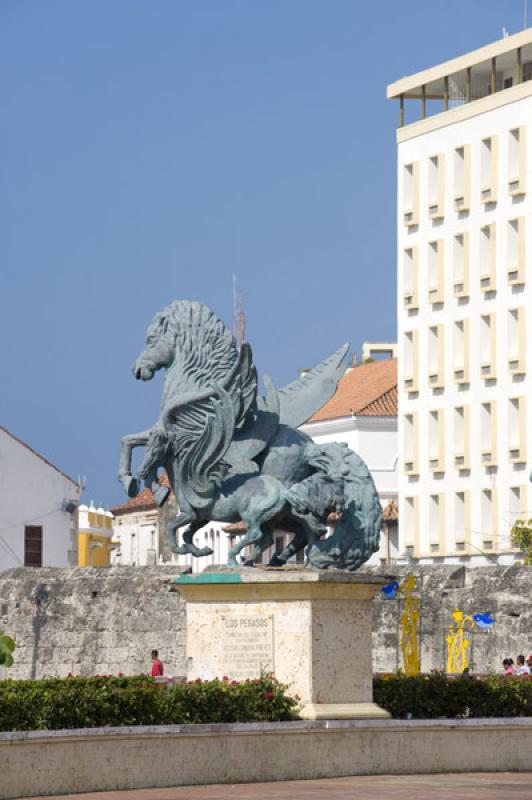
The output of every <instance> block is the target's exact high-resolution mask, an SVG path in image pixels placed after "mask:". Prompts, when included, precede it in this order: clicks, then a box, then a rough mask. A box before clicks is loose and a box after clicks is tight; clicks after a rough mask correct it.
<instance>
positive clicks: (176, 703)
mask: <svg viewBox="0 0 532 800" xmlns="http://www.w3.org/2000/svg"><path fill="white" fill-rule="evenodd" d="M296 706H297V700H295V699H294V698H292V697H289V696H287V695H286V687H285V686H283V685H282V684H280V683H278V682H277V681H276V680H275V679H274V678H272V677H269V676H263V677H262V678H260V679H257V680H254V681H244V682H242V683H238V682H236V681H234V682H229V681H227V680H218V679H216V680H213V681H196V682H193V683H190V682H189V683H178V684H176V685H175V686H173V687H172V688H171V689H166V687H165V686H161V685H159V684H156V683H155V681H154V680H153V679H152V678H150V677H148V676H142V675H141V676H136V677H118V678H115V677H111V676H109V677H98V678H79V677H71V678H49V679H45V680H38V681H14V680H7V681H0V730H2V731H26V730H58V729H64V728H95V727H106V726H121V725H166V724H181V725H182V724H190V723H210V722H252V721H263V720H266V721H279V720H289V719H294V718H295V708H296Z"/></svg>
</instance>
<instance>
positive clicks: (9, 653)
mask: <svg viewBox="0 0 532 800" xmlns="http://www.w3.org/2000/svg"><path fill="white" fill-rule="evenodd" d="M14 649H15V642H14V641H13V639H11V637H10V636H7V634H5V633H4V632H3V631H0V667H12V666H13V651H14Z"/></svg>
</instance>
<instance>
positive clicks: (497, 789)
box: [31, 772, 532, 800]
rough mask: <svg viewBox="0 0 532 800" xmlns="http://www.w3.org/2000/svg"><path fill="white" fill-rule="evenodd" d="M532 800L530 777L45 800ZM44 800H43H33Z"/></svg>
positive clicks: (241, 787)
mask: <svg viewBox="0 0 532 800" xmlns="http://www.w3.org/2000/svg"><path fill="white" fill-rule="evenodd" d="M225 798H231V800H284V798H287V800H318V798H319V800H377V798H378V800H403V798H405V799H406V798H409V800H480V799H481V798H482V800H503V798H504V800H531V798H532V772H520V773H515V772H513V773H511V772H492V773H480V772H477V773H458V774H454V775H375V776H373V775H371V776H367V775H366V776H359V777H354V778H334V779H327V780H317V781H287V782H284V781H283V782H279V783H242V784H236V785H235V784H223V785H220V784H217V785H214V786H184V787H183V786H181V787H179V788H176V789H142V790H141V789H138V790H133V791H128V792H98V793H94V794H76V795H62V796H61V798H59V797H48V798H46V800H225ZM31 800H44V798H31Z"/></svg>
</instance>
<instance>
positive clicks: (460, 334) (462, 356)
mask: <svg viewBox="0 0 532 800" xmlns="http://www.w3.org/2000/svg"><path fill="white" fill-rule="evenodd" d="M467 333H468V320H457V321H456V322H455V323H454V325H453V370H454V380H455V382H456V383H468V382H469V358H468V355H469V353H468V345H469V342H468V339H469V337H468V335H467Z"/></svg>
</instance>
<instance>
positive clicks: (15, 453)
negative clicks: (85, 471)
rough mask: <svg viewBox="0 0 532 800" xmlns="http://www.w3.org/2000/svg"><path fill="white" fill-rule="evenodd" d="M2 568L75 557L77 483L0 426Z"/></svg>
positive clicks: (70, 561) (58, 563)
mask: <svg viewBox="0 0 532 800" xmlns="http://www.w3.org/2000/svg"><path fill="white" fill-rule="evenodd" d="M0 471H1V480H0V572H1V571H2V570H6V569H10V568H12V567H22V566H26V567H66V566H75V565H76V563H77V509H78V506H79V498H80V492H81V487H80V486H79V485H78V483H76V481H74V480H72V478H69V477H68V475H65V473H64V472H62V471H61V470H60V469H59V468H58V467H55V466H54V465H53V464H51V463H50V462H49V461H47V460H46V459H45V458H44V457H43V456H41V455H40V454H39V453H37V452H36V451H35V450H34V449H33V448H31V447H30V446H29V445H27V444H26V443H25V442H23V441H22V440H21V439H18V438H17V437H16V436H14V435H13V434H12V433H10V432H9V431H8V430H6V429H5V428H3V427H1V426H0Z"/></svg>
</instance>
